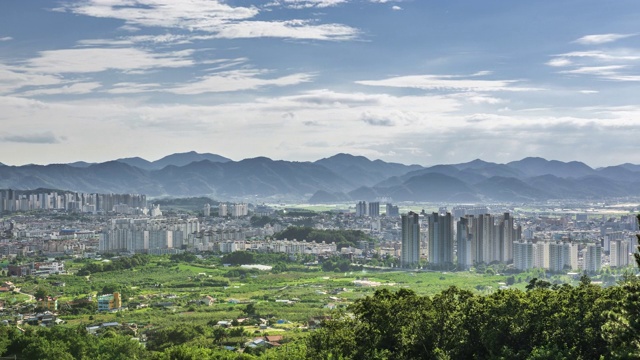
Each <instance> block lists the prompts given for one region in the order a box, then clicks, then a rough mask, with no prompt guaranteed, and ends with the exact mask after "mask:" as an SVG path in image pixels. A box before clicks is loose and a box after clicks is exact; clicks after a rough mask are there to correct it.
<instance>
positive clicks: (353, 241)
mask: <svg viewBox="0 0 640 360" xmlns="http://www.w3.org/2000/svg"><path fill="white" fill-rule="evenodd" d="M273 237H275V238H276V239H278V240H284V239H289V240H293V239H296V240H298V241H302V240H307V241H314V242H317V243H321V242H323V241H324V242H325V243H327V244H328V243H336V245H337V247H338V249H341V248H343V247H348V246H354V247H355V246H357V245H358V242H359V241H371V238H370V237H369V236H368V235H367V234H365V233H364V232H362V231H361V230H320V229H314V228H312V227H308V226H290V227H288V228H287V229H285V230H283V231H281V232H279V233H276V234H274V235H273Z"/></svg>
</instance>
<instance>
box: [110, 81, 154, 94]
mask: <svg viewBox="0 0 640 360" xmlns="http://www.w3.org/2000/svg"><path fill="white" fill-rule="evenodd" d="M160 86H161V85H160V84H138V83H131V82H124V83H117V84H113V87H112V88H111V89H109V90H107V91H106V92H107V93H109V94H137V93H142V92H148V91H158V90H159V89H160Z"/></svg>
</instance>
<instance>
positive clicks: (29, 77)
mask: <svg viewBox="0 0 640 360" xmlns="http://www.w3.org/2000/svg"><path fill="white" fill-rule="evenodd" d="M62 82H63V80H62V79H61V78H60V77H58V76H55V75H42V74H31V73H28V72H25V71H20V70H19V69H14V68H11V67H9V66H6V65H3V64H0V94H9V93H12V92H13V91H15V90H18V89H21V88H23V87H26V86H49V85H58V84H61V83H62Z"/></svg>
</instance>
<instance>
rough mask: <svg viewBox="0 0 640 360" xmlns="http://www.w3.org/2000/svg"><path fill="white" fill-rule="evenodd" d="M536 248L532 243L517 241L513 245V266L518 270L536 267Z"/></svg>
mask: <svg viewBox="0 0 640 360" xmlns="http://www.w3.org/2000/svg"><path fill="white" fill-rule="evenodd" d="M534 252H535V251H534V246H533V244H532V243H531V242H524V241H515V242H514V243H513V266H514V267H515V268H516V269H518V270H527V269H531V268H533V267H534V255H535V254H534Z"/></svg>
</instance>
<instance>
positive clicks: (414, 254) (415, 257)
mask: <svg viewBox="0 0 640 360" xmlns="http://www.w3.org/2000/svg"><path fill="white" fill-rule="evenodd" d="M400 262H401V265H402V267H409V266H410V265H413V264H417V263H418V262H420V217H419V216H418V214H416V213H414V212H413V211H410V212H409V213H408V214H403V215H402V253H401V256H400Z"/></svg>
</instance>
